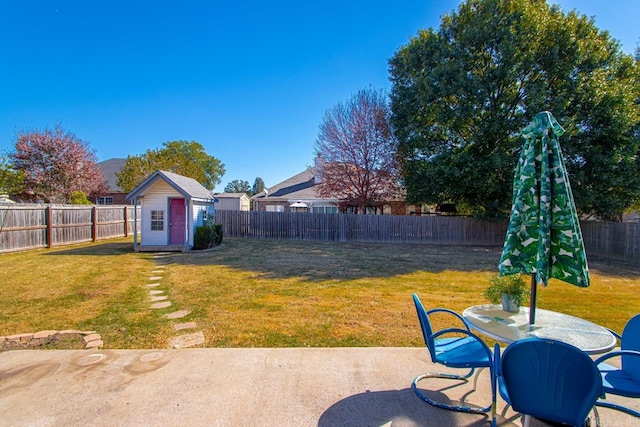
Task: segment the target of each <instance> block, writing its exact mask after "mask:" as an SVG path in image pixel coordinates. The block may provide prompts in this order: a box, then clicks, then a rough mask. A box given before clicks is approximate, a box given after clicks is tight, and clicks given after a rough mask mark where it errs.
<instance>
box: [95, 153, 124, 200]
mask: <svg viewBox="0 0 640 427" xmlns="http://www.w3.org/2000/svg"><path fill="white" fill-rule="evenodd" d="M125 163H127V159H121V158H113V159H109V160H105V161H103V162H99V163H98V167H99V168H100V171H101V172H102V176H104V179H105V181H106V182H107V189H108V190H109V191H111V192H124V191H123V190H122V188H120V187H119V186H118V177H117V176H116V173H118V172H120V171H121V170H122V169H123V168H124V165H125Z"/></svg>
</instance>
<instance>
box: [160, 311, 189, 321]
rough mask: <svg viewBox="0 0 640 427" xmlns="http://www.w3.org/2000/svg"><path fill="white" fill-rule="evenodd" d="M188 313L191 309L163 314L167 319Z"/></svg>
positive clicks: (179, 317) (178, 317) (180, 316)
mask: <svg viewBox="0 0 640 427" xmlns="http://www.w3.org/2000/svg"><path fill="white" fill-rule="evenodd" d="M189 313H191V310H178V311H174V312H173V313H169V314H165V316H167V319H181V318H183V317H185V316H186V315H188V314H189Z"/></svg>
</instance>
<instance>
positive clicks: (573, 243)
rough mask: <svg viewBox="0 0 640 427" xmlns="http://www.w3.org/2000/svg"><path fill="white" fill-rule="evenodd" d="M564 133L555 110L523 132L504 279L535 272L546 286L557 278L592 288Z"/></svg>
mask: <svg viewBox="0 0 640 427" xmlns="http://www.w3.org/2000/svg"><path fill="white" fill-rule="evenodd" d="M563 133H564V129H563V128H562V126H560V124H559V123H558V122H557V121H556V120H555V118H554V117H553V115H552V114H551V113H549V112H542V113H538V114H537V115H536V117H535V119H534V120H533V121H532V122H531V123H530V124H529V125H528V126H527V127H526V128H524V129H523V131H522V136H523V137H524V139H525V143H524V146H523V148H522V153H521V155H520V159H519V161H518V165H517V166H516V170H515V175H514V184H513V200H512V202H513V205H512V208H511V219H510V221H509V225H508V228H507V235H506V238H505V242H504V247H503V250H502V256H501V257H500V264H499V267H498V269H499V272H500V274H501V275H509V274H515V273H526V274H532V275H533V274H535V278H536V282H537V283H541V284H542V285H544V286H546V285H547V282H548V280H549V279H550V278H556V279H559V280H562V281H565V282H568V283H571V284H574V285H576V286H581V287H586V286H589V268H588V266H587V259H586V255H585V252H584V244H583V242H582V233H581V232H580V223H579V221H578V215H577V213H576V207H575V204H574V201H573V194H572V192H571V186H570V185H569V179H568V176H567V171H566V168H565V165H564V159H563V158H562V151H561V149H560V145H559V144H558V137H559V136H561V135H562V134H563Z"/></svg>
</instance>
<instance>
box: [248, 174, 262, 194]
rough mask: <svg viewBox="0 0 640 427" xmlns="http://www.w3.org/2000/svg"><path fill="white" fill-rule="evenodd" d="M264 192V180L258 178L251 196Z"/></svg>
mask: <svg viewBox="0 0 640 427" xmlns="http://www.w3.org/2000/svg"><path fill="white" fill-rule="evenodd" d="M262 190H264V180H263V179H262V178H260V177H257V178H256V179H255V180H254V181H253V187H251V195H252V196H253V195H255V194H258V193H259V192H261V191H262Z"/></svg>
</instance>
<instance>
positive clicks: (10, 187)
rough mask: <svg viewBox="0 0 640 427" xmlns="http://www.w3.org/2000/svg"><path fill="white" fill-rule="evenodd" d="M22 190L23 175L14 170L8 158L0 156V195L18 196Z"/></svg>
mask: <svg viewBox="0 0 640 427" xmlns="http://www.w3.org/2000/svg"><path fill="white" fill-rule="evenodd" d="M24 189H25V188H24V173H22V171H19V170H16V169H15V167H14V166H13V163H12V162H11V160H10V159H9V157H8V156H6V155H2V156H0V194H7V195H11V194H20V193H22V192H23V191H24Z"/></svg>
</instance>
